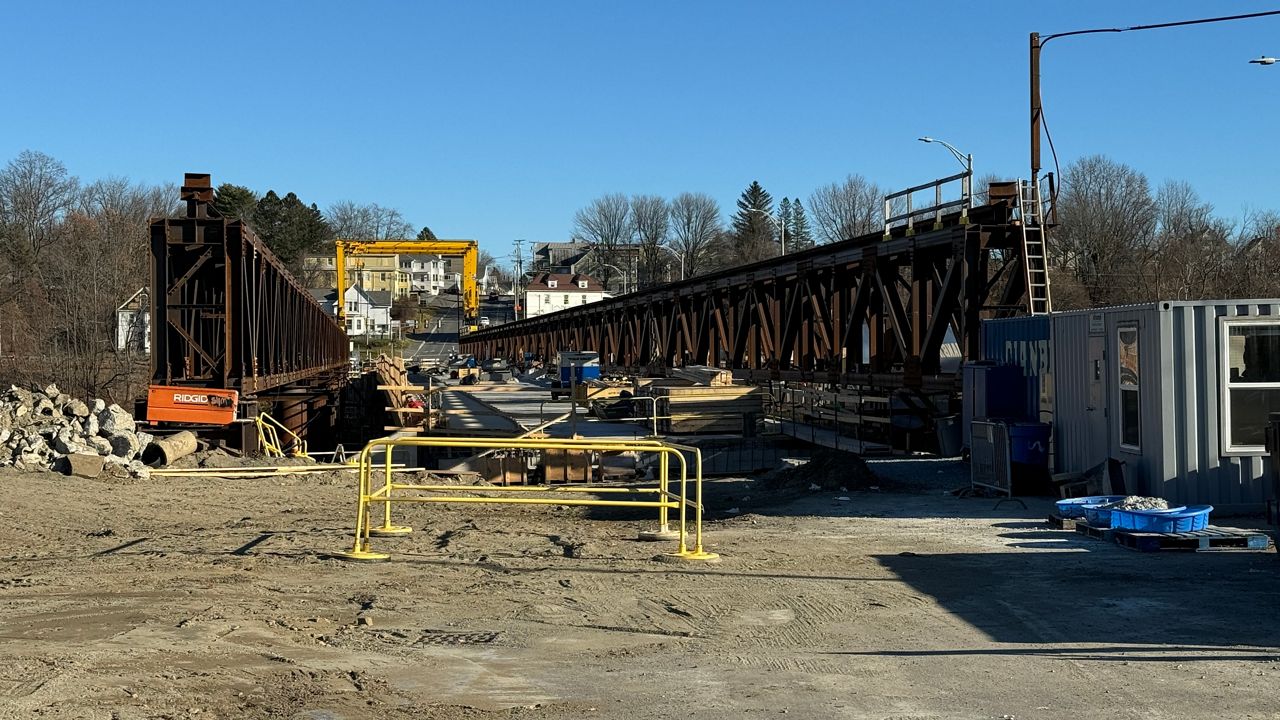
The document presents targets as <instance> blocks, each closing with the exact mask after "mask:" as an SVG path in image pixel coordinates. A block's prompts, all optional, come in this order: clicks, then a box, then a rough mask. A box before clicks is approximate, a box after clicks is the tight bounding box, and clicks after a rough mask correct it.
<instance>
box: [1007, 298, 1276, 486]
mask: <svg viewBox="0 0 1280 720" xmlns="http://www.w3.org/2000/svg"><path fill="white" fill-rule="evenodd" d="M1049 317H1050V329H1049V338H1050V339H1049V344H1050V348H1051V361H1050V362H1049V363H1047V364H1045V363H1041V364H1039V365H1038V366H1036V367H1033V368H1032V369H1031V370H1028V369H1027V368H1025V367H1024V373H1025V372H1039V373H1042V374H1043V375H1044V377H1042V378H1041V383H1042V386H1043V389H1042V396H1041V403H1040V405H1041V419H1042V420H1044V421H1046V422H1051V423H1052V424H1053V437H1054V443H1055V451H1054V460H1055V467H1054V470H1055V472H1083V471H1086V470H1089V469H1090V468H1093V467H1095V466H1097V465H1099V464H1101V463H1104V462H1106V461H1108V460H1111V459H1115V460H1120V461H1123V462H1124V463H1125V466H1126V475H1127V477H1128V480H1129V483H1130V487H1129V488H1128V490H1129V492H1137V493H1141V494H1145V495H1154V496H1159V497H1164V498H1167V499H1168V500H1169V501H1170V502H1172V503H1176V504H1198V503H1207V504H1210V505H1213V506H1215V507H1216V508H1218V509H1220V510H1223V511H1253V510H1260V509H1262V507H1263V505H1264V503H1265V502H1266V500H1267V499H1269V498H1270V495H1271V487H1270V482H1269V480H1268V476H1267V472H1268V471H1269V462H1270V459H1269V458H1267V457H1266V450H1265V448H1264V447H1263V443H1264V433H1265V428H1266V421H1267V416H1268V414H1269V413H1271V412H1280V299H1270V300H1207V301H1191V302H1182V301H1165V302H1156V303H1150V304H1144V305H1130V306H1119V307H1109V308H1093V309H1090V310H1079V311H1070V312H1060V313H1053V314H1052V315H1050V316H1049ZM1017 320H1018V319H1017V318H1015V319H1012V320H1010V321H1003V320H993V321H990V322H991V324H992V325H994V326H998V325H999V324H1000V323H1002V322H1016V321H1017ZM992 330H993V331H997V332H998V327H993V328H992ZM984 332H986V330H985V329H984ZM990 359H992V360H1000V359H1001V358H990Z"/></svg>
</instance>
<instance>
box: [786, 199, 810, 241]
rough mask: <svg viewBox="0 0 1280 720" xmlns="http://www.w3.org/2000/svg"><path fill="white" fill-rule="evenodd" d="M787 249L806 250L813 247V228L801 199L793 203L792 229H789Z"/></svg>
mask: <svg viewBox="0 0 1280 720" xmlns="http://www.w3.org/2000/svg"><path fill="white" fill-rule="evenodd" d="M787 247H788V248H795V249H796V250H804V249H806V248H811V247H813V228H811V227H809V217H808V216H807V215H805V214H804V205H802V204H801V203H800V198H796V199H795V200H792V201H791V227H790V228H788V229H787Z"/></svg>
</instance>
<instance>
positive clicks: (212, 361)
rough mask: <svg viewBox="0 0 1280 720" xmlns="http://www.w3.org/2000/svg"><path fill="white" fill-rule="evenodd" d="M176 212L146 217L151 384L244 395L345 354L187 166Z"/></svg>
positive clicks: (323, 370) (317, 309)
mask: <svg viewBox="0 0 1280 720" xmlns="http://www.w3.org/2000/svg"><path fill="white" fill-rule="evenodd" d="M181 198H182V200H184V201H185V202H186V203H187V212H186V216H185V217H179V218H157V219H154V220H152V221H151V286H152V287H153V288H155V289H156V291H155V292H152V293H151V317H152V318H153V319H154V321H153V322H152V327H151V332H152V337H151V340H152V341H151V361H152V365H151V367H152V381H153V383H155V384H159V385H187V386H193V387H205V388H221V389H228V390H239V391H240V392H241V393H242V394H245V395H250V394H254V393H258V392H262V391H265V390H270V389H273V388H277V387H280V386H283V385H287V384H290V383H295V382H300V381H304V380H307V379H308V378H313V377H315V376H319V375H325V374H330V375H332V374H333V373H334V372H335V371H336V370H339V369H341V368H343V367H344V366H345V365H346V363H347V336H346V333H345V332H344V331H343V329H342V327H341V326H339V325H338V324H337V323H336V322H335V321H334V320H333V319H332V318H331V317H329V315H328V313H326V312H325V310H324V308H322V307H321V306H320V305H319V304H318V303H317V302H316V301H315V300H314V299H313V298H312V297H311V294H310V293H309V292H307V290H306V288H304V287H303V286H302V284H301V283H300V282H298V280H297V279H296V278H294V277H293V275H291V274H290V273H289V271H288V270H286V269H285V267H284V264H283V263H282V262H281V261H280V260H279V259H278V258H277V257H276V256H275V254H274V253H272V252H271V250H270V249H269V248H268V247H267V246H266V245H265V244H264V243H263V242H262V241H261V240H260V239H259V238H258V237H257V236H256V235H255V234H254V233H253V231H251V230H250V229H249V228H248V227H247V226H245V224H244V223H243V222H242V221H239V220H228V219H226V218H223V217H221V216H220V215H218V213H217V211H216V210H215V209H214V208H213V205H212V202H213V184H212V182H211V180H210V178H209V176H208V175H203V174H194V173H189V174H187V176H186V179H185V182H184V184H183V186H182V194H181Z"/></svg>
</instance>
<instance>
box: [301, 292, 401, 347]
mask: <svg viewBox="0 0 1280 720" xmlns="http://www.w3.org/2000/svg"><path fill="white" fill-rule="evenodd" d="M311 295H312V297H314V298H315V299H316V302H319V303H320V305H321V306H323V307H324V309H325V312H327V313H329V314H330V315H335V316H336V315H337V310H336V308H335V307H334V299H335V298H336V297H337V296H338V291H337V290H323V289H320V290H312V291H311ZM391 302H392V300H391V293H389V292H386V291H377V290H365V289H364V288H362V287H360V286H359V285H352V286H350V287H348V288H347V295H346V311H347V335H348V336H349V337H356V336H360V337H363V336H366V335H369V336H373V335H389V334H390V333H391Z"/></svg>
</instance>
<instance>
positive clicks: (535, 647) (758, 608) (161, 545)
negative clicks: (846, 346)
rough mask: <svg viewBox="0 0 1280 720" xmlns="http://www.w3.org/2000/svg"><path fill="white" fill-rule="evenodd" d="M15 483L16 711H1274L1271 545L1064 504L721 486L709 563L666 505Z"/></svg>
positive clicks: (328, 479)
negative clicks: (1194, 538) (374, 552)
mask: <svg viewBox="0 0 1280 720" xmlns="http://www.w3.org/2000/svg"><path fill="white" fill-rule="evenodd" d="M872 463H873V465H874V466H875V468H876V469H877V471H878V472H884V473H885V474H886V476H889V475H892V476H893V477H894V478H895V482H899V481H900V482H907V481H908V480H910V479H911V477H916V476H919V483H920V485H921V486H922V487H933V484H934V483H937V487H934V489H938V487H943V486H947V487H946V489H953V487H951V486H953V485H954V482H952V481H951V480H945V481H944V480H943V478H948V477H949V478H952V479H954V478H956V477H958V475H957V474H956V472H955V471H956V467H955V464H954V463H939V462H936V461H917V460H904V461H872ZM948 473H950V474H948ZM908 476H911V477H908ZM0 484H3V486H4V487H5V489H6V491H7V492H6V498H7V499H6V502H5V503H4V504H3V506H0V719H3V720H19V719H21V720H26V719H28V718H33V717H35V718H45V719H52V720H72V719H77V720H79V719H81V718H88V719H93V720H96V719H98V718H101V719H102V720H161V719H164V720H177V719H179V718H182V719H184V720H192V718H195V720H204V719H205V718H218V719H221V718H235V719H237V720H239V719H241V718H250V719H253V718H271V719H288V720H295V719H297V720H304V719H305V720H317V719H321V718H323V719H325V720H355V719H357V718H370V719H373V718H377V719H378V720H384V719H386V718H391V719H394V720H410V719H411V718H412V719H414V720H417V719H419V718H437V719H440V720H487V719H490V718H494V719H496V718H519V719H534V718H536V719H538V720H579V719H581V718H617V719H618V720H647V719H649V718H652V719H654V720H670V718H676V717H680V718H707V719H709V720H738V719H739V718H744V717H745V718H752V717H777V716H781V715H789V716H790V717H797V718H846V719H849V720H886V719H888V718H894V719H897V720H902V719H904V718H912V719H915V720H952V719H957V720H958V719H961V718H963V719H970V718H1017V719H1018V720H1032V719H1038V718H1073V719H1075V718H1106V719H1107V720H1115V719H1126V720H1138V719H1145V718H1184V717H1186V718H1245V717H1254V718H1265V717H1276V687H1277V686H1278V685H1277V683H1280V625H1278V624H1277V623H1275V622H1273V621H1272V620H1271V618H1272V609H1273V608H1274V607H1275V606H1276V601H1277V598H1280V563H1277V560H1276V555H1275V553H1274V552H1272V551H1268V552H1264V553H1218V554H1206V553H1199V554H1197V553H1190V554H1182V555H1177V554H1174V555H1166V554H1158V555H1148V554H1142V553H1136V552H1131V551H1128V550H1125V549H1123V548H1120V547H1118V546H1116V545H1114V544H1108V543H1104V542H1102V541H1097V540H1091V539H1088V538H1084V537H1082V536H1079V535H1078V534H1076V533H1073V532H1063V531H1055V530H1050V529H1048V528H1046V527H1045V525H1044V523H1043V518H1044V517H1045V515H1046V514H1047V513H1048V511H1049V507H1050V504H1049V503H1048V501H1045V500H1038V499H1029V500H1027V501H1026V508H1023V507H1019V506H1017V505H1016V504H1008V503H1006V504H1004V505H1002V506H1000V507H996V506H995V503H993V502H992V500H991V498H969V499H965V498H959V497H955V496H953V495H950V494H944V493H943V492H941V491H938V492H933V491H927V492H926V491H923V490H922V491H920V492H915V493H892V492H882V491H875V490H871V489H869V488H868V489H865V490H849V491H847V492H841V491H839V490H836V491H821V492H811V491H807V486H805V487H804V488H801V489H795V488H788V492H785V493H777V494H772V493H769V492H767V491H766V492H763V493H762V491H761V488H760V487H759V486H760V485H761V483H758V482H755V481H752V480H749V479H742V478H740V479H736V480H735V479H727V480H717V481H715V482H712V483H709V485H710V486H711V488H710V490H711V492H710V493H709V496H710V497H711V498H712V499H711V500H710V502H711V503H713V507H712V510H713V512H712V513H711V516H712V518H713V519H712V520H711V521H709V522H708V523H707V526H706V543H707V549H709V550H711V551H713V552H716V553H719V554H720V555H721V560H720V562H719V563H715V564H707V563H701V562H685V563H684V564H671V563H668V562H657V561H655V559H654V558H655V556H656V555H657V554H659V553H663V552H667V551H670V550H673V549H674V543H666V542H664V543H645V542H639V541H638V540H637V539H636V538H637V534H638V532H639V531H641V530H645V529H652V527H653V521H652V520H653V519H652V516H651V511H649V510H634V509H632V510H629V511H625V512H624V511H616V510H613V511H610V512H599V511H597V510H596V509H595V508H591V509H585V508H584V509H579V510H575V509H572V508H563V507H555V506H551V507H522V506H493V505H464V506H459V505H436V504H433V505H415V506H409V507H404V508H402V509H398V510H397V511H396V516H395V521H396V522H397V523H404V524H406V525H410V526H412V527H413V528H414V532H413V533H412V534H410V535H407V536H401V537H393V538H377V539H376V540H375V544H374V549H379V550H384V551H387V552H390V553H391V559H390V560H389V561H387V562H384V563H373V564H351V563H344V562H340V561H337V560H333V559H329V558H328V557H327V556H326V555H325V552H326V551H331V550H338V549H343V548H346V547H350V543H351V537H350V527H351V522H352V514H353V512H354V497H353V493H354V481H353V480H352V479H351V478H349V477H341V476H336V475H331V476H320V477H316V476H309V477H302V476H294V477H290V476H285V477H279V478H270V479H265V480H246V479H195V478H185V479H170V480H167V481H164V482H159V481H147V482H144V481H127V482H104V481H98V480H82V479H74V478H65V477H59V476H54V475H47V474H42V473H15V472H12V471H0ZM731 496H732V497H733V498H734V500H735V502H738V501H744V500H746V499H747V498H750V499H749V502H747V503H746V504H745V505H744V506H743V507H742V508H741V512H740V513H737V514H733V515H732V516H726V513H725V512H724V510H723V508H724V507H725V506H724V505H720V504H719V503H721V502H722V501H724V500H725V499H726V498H728V497H731Z"/></svg>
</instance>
